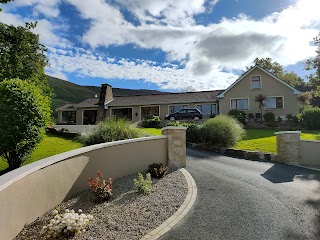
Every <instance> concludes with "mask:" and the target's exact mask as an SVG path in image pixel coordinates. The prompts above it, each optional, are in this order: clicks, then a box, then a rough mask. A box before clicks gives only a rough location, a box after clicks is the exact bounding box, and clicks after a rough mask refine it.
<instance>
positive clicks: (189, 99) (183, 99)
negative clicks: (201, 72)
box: [108, 90, 224, 107]
mask: <svg viewBox="0 0 320 240" xmlns="http://www.w3.org/2000/svg"><path fill="white" fill-rule="evenodd" d="M223 91H224V90H215V91H203V92H186V93H169V94H157V95H147V96H132V97H115V98H114V100H113V101H112V102H110V103H109V104H108V106H109V107H124V106H141V105H155V104H175V103H197V102H199V103H200V102H215V101H217V98H216V97H217V95H219V94H220V93H222V92H223Z"/></svg>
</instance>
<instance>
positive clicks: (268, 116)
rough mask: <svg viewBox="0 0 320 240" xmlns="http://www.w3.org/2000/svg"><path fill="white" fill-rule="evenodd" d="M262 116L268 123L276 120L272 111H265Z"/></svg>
mask: <svg viewBox="0 0 320 240" xmlns="http://www.w3.org/2000/svg"><path fill="white" fill-rule="evenodd" d="M263 118H264V120H265V121H266V122H268V123H270V122H274V121H276V116H275V115H274V113H272V112H266V113H265V114H263Z"/></svg>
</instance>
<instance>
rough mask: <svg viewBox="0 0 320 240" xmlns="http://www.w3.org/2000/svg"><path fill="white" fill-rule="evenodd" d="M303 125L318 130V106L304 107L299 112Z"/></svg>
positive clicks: (319, 109)
mask: <svg viewBox="0 0 320 240" xmlns="http://www.w3.org/2000/svg"><path fill="white" fill-rule="evenodd" d="M300 119H301V121H302V124H303V126H304V127H306V128H308V129H312V130H320V108H318V107H310V108H306V109H304V110H303V111H302V112H301V114H300Z"/></svg>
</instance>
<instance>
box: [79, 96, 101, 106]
mask: <svg viewBox="0 0 320 240" xmlns="http://www.w3.org/2000/svg"><path fill="white" fill-rule="evenodd" d="M98 104H99V98H88V99H86V100H84V101H82V102H81V103H78V104H76V105H75V108H97V107H98Z"/></svg>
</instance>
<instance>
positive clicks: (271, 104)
mask: <svg viewBox="0 0 320 240" xmlns="http://www.w3.org/2000/svg"><path fill="white" fill-rule="evenodd" d="M264 104H265V108H266V109H277V108H283V97H267V98H266V100H264Z"/></svg>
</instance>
